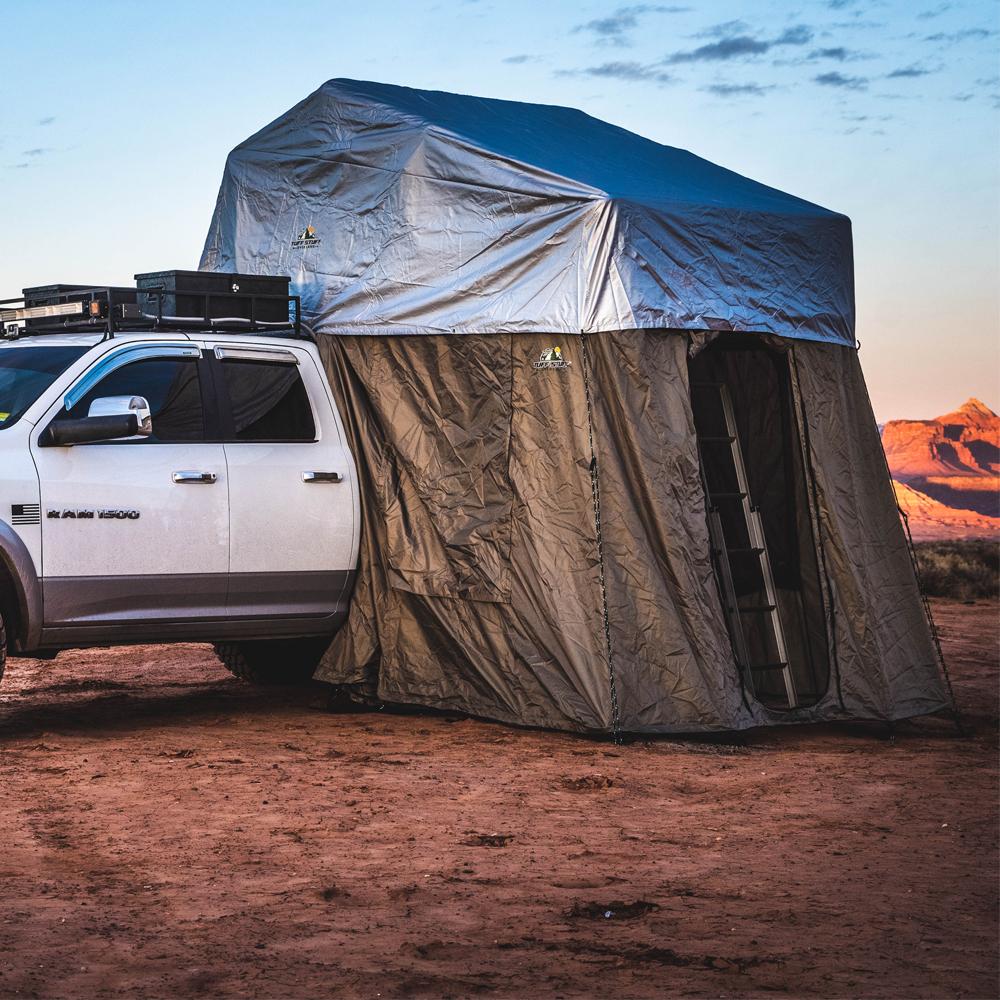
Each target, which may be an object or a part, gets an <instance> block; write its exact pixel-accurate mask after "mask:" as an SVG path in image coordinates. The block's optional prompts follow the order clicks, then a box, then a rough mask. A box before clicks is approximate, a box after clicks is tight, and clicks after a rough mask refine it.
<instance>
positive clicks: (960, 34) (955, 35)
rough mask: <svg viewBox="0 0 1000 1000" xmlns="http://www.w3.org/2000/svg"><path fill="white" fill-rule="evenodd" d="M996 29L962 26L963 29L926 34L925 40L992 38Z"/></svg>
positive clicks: (964, 40) (957, 40) (953, 41)
mask: <svg viewBox="0 0 1000 1000" xmlns="http://www.w3.org/2000/svg"><path fill="white" fill-rule="evenodd" d="M995 34H996V31H994V30H991V29H988V28H962V30H961V31H938V32H935V33H934V34H933V35H926V36H924V41H925V42H950V43H955V42H967V41H971V40H972V39H973V38H977V39H983V38H992V37H993V36H994V35H995Z"/></svg>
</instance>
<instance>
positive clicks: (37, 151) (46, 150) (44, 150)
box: [21, 146, 52, 156]
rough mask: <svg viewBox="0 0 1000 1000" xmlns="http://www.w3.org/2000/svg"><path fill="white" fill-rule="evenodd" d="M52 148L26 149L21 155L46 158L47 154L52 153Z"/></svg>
mask: <svg viewBox="0 0 1000 1000" xmlns="http://www.w3.org/2000/svg"><path fill="white" fill-rule="evenodd" d="M51 152H52V148H51V147H50V146H36V147H35V148H34V149H26V150H24V152H22V153H21V155H22V156H44V155H45V154H46V153H51Z"/></svg>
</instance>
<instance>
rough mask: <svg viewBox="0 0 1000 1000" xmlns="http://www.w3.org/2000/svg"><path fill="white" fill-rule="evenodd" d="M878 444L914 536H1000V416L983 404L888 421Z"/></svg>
mask: <svg viewBox="0 0 1000 1000" xmlns="http://www.w3.org/2000/svg"><path fill="white" fill-rule="evenodd" d="M882 444H883V446H884V447H885V454H886V458H887V459H888V460H889V468H890V470H891V471H892V478H893V480H894V483H893V485H894V488H895V490H896V497H897V500H898V501H899V504H900V506H901V507H902V508H903V510H905V511H906V513H907V515H908V517H909V521H910V528H911V530H912V531H913V535H914V537H915V538H918V537H919V538H963V537H965V538H971V537H984V536H986V537H993V536H996V537H1000V417H998V416H997V415H996V414H995V413H994V412H993V411H992V410H991V409H990V408H989V407H988V406H987V405H986V404H985V403H983V402H981V401H980V400H978V399H970V400H968V401H967V402H966V403H964V404H963V405H962V406H960V407H959V408H958V409H957V410H955V411H954V412H953V413H946V414H945V415H944V416H942V417H935V418H934V419H933V420H890V421H889V423H887V424H886V425H885V427H884V428H883V429H882Z"/></svg>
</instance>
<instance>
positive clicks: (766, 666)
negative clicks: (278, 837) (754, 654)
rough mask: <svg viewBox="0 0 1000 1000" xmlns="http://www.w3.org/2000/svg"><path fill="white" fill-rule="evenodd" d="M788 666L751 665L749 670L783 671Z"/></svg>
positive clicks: (782, 664)
mask: <svg viewBox="0 0 1000 1000" xmlns="http://www.w3.org/2000/svg"><path fill="white" fill-rule="evenodd" d="M787 666H788V664H787V663H751V664H750V666H749V668H748V669H750V670H784V669H785V668H786V667H787Z"/></svg>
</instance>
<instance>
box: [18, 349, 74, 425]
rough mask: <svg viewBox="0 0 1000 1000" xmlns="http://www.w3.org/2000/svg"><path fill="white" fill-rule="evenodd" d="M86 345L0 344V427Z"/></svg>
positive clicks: (26, 406) (50, 382)
mask: <svg viewBox="0 0 1000 1000" xmlns="http://www.w3.org/2000/svg"><path fill="white" fill-rule="evenodd" d="M87 350H88V348H86V347H64V346H62V347H3V348H0V431H2V430H4V429H5V428H7V427H10V426H11V425H12V424H16V423H17V421H18V420H20V419H21V416H22V414H23V413H24V411H25V410H27V408H28V407H29V406H31V404H32V403H33V402H34V401H35V400H36V399H38V397H39V396H40V395H41V394H42V393H43V392H45V390H46V389H48V387H49V386H50V385H52V383H53V382H54V381H55V380H56V379H57V378H58V377H59V376H60V375H61V374H62V373H63V372H64V371H66V369H67V368H69V366H70V365H71V364H73V362H74V361H76V360H77V358H79V357H82V356H83V355H84V354H85V353H86V352H87Z"/></svg>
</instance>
